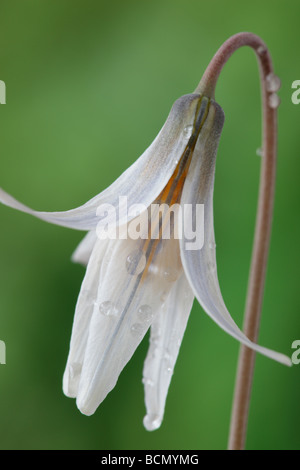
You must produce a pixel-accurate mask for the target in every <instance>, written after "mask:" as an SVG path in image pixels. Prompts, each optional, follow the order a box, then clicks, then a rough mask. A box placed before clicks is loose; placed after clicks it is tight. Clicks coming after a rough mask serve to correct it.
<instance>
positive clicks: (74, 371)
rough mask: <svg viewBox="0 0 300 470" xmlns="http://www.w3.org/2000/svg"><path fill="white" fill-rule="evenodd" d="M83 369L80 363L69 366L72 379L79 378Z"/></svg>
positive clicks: (72, 363)
mask: <svg viewBox="0 0 300 470" xmlns="http://www.w3.org/2000/svg"><path fill="white" fill-rule="evenodd" d="M81 369H82V364H80V363H78V362H71V364H69V376H70V379H72V380H74V379H75V378H76V377H78V376H79V375H80V374H81Z"/></svg>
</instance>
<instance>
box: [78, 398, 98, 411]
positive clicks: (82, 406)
mask: <svg viewBox="0 0 300 470" xmlns="http://www.w3.org/2000/svg"><path fill="white" fill-rule="evenodd" d="M76 405H77V408H78V409H79V411H80V413H82V414H83V415H85V416H91V415H93V414H94V413H95V411H96V409H97V408H96V409H94V408H92V407H91V406H90V404H89V403H88V401H87V400H85V399H84V398H82V397H80V396H78V397H77V400H76Z"/></svg>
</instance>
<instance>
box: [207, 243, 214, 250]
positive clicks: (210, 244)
mask: <svg viewBox="0 0 300 470" xmlns="http://www.w3.org/2000/svg"><path fill="white" fill-rule="evenodd" d="M208 248H209V249H210V250H213V249H214V248H216V244H215V243H209V244H208Z"/></svg>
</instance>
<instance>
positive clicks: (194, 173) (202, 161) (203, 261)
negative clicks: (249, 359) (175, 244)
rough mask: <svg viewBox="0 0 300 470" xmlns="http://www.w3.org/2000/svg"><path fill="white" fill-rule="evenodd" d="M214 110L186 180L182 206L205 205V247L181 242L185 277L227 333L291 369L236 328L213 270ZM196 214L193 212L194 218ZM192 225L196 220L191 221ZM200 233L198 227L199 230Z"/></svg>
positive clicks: (216, 124)
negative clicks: (189, 248)
mask: <svg viewBox="0 0 300 470" xmlns="http://www.w3.org/2000/svg"><path fill="white" fill-rule="evenodd" d="M216 109H217V115H216V118H215V121H214V126H213V128H211V127H210V126H211V122H212V121H211V120H212V119H214V117H213V116H214V111H213V108H211V109H210V113H209V116H208V118H207V121H206V124H205V125H204V128H203V130H202V131H201V133H200V138H199V139H198V141H197V144H196V147H195V151H194V155H193V158H192V162H191V167H190V171H189V174H188V177H187V179H186V182H185V185H184V189H183V194H182V198H181V203H182V204H183V205H184V204H192V205H193V206H194V208H195V205H196V204H204V240H205V242H204V246H203V248H202V249H201V250H196V251H193V250H187V249H186V243H187V241H188V240H186V239H185V238H183V239H182V240H181V243H180V249H181V259H182V264H183V267H184V270H185V274H186V276H187V278H188V280H189V283H190V286H191V288H192V289H193V291H194V294H195V296H196V297H197V299H198V301H199V303H200V304H201V306H202V308H203V309H204V311H205V312H206V313H207V314H208V315H209V316H210V317H211V318H212V319H213V320H214V321H215V322H216V323H217V324H218V325H219V326H220V327H221V328H223V329H224V330H225V331H226V332H227V333H229V334H230V335H231V336H233V337H234V338H236V339H237V340H238V341H240V342H242V343H243V344H245V345H246V346H248V347H250V348H252V349H254V350H255V351H258V352H260V353H262V354H264V355H265V356H268V357H270V358H272V359H274V360H276V361H278V362H281V363H283V364H285V365H291V360H290V358H289V357H287V356H285V355H283V354H280V353H277V352H274V351H271V350H269V349H266V348H264V347H261V346H258V345H257V344H255V343H253V342H251V341H250V340H249V339H248V338H247V337H246V336H245V335H244V333H243V332H242V331H241V330H240V329H239V328H238V326H237V325H236V323H235V322H234V321H233V319H232V317H231V316H230V313H229V312H228V310H227V308H226V306H225V303H224V300H223V298H222V294H221V291H220V287H219V281H218V277H217V266H216V250H215V237H214V226H213V184H214V173H215V157H216V151H217V145H218V141H219V137H220V132H221V128H222V121H223V117H222V111H221V110H220V108H219V107H218V108H216ZM194 214H195V210H193V215H194ZM194 224H195V220H194ZM198 230H201V227H198Z"/></svg>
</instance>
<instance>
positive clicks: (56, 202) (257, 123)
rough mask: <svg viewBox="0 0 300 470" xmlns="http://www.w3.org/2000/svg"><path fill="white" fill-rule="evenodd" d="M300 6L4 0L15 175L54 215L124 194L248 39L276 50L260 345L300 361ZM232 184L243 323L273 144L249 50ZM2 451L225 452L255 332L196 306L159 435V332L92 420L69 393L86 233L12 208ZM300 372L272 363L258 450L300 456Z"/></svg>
mask: <svg viewBox="0 0 300 470" xmlns="http://www.w3.org/2000/svg"><path fill="white" fill-rule="evenodd" d="M299 13H300V5H299V2H298V1H291V0H290V1H289V2H285V3H284V2H281V1H277V0H275V1H273V2H272V3H270V2H268V1H266V0H264V1H261V0H260V1H258V0H252V1H251V2H247V3H246V2H244V3H241V2H239V1H235V0H228V1H227V2H223V1H221V0H219V1H216V0H215V1H211V2H204V1H202V0H186V1H179V0H172V1H171V0H154V1H151V2H150V1H148V2H145V1H142V2H141V1H137V0H135V1H134V0H128V1H126V2H124V1H121V0H116V1H113V2H104V1H102V0H101V1H98V2H95V1H91V0H85V1H83V0H81V1H78V0H73V1H72V2H71V1H70V0H69V1H67V0H40V1H37V0H26V1H24V0H15V1H14V2H4V1H1V3H0V44H1V46H0V79H1V80H4V81H5V83H6V86H7V104H6V105H3V106H1V107H0V113H1V116H0V122H1V127H0V141H1V159H0V186H1V187H3V188H4V189H5V190H6V191H8V192H10V193H11V194H13V195H14V196H15V197H16V198H18V199H19V200H21V201H23V202H24V203H26V204H28V205H29V206H32V207H34V208H36V209H40V210H65V209H69V208H72V207H76V206H77V205H79V204H81V203H83V202H85V201H86V200H88V199H89V198H91V197H92V196H94V195H95V194H97V193H98V192H100V190H102V189H104V188H105V187H107V186H108V185H109V184H110V183H111V182H112V181H114V180H115V179H116V177H117V176H119V175H120V174H121V173H122V171H124V170H125V169H126V168H127V167H128V166H129V165H130V164H131V163H132V162H134V161H135V160H136V158H137V157H138V156H139V155H140V154H141V153H142V152H143V151H144V150H145V148H146V147H147V146H148V145H149V144H150V143H151V141H152V140H153V138H154V137H155V136H156V134H157V132H158V131H159V129H160V128H161V126H162V124H163V122H164V120H165V119H166V117H167V114H168V112H169V110H170V108H171V105H172V103H173V102H174V101H175V100H176V99H177V98H178V97H179V96H180V95H182V94H186V93H190V92H192V91H193V90H194V89H195V87H196V86H197V83H198V81H199V79H200V78H201V75H202V73H203V72H204V69H205V67H206V66H207V64H208V63H209V60H210V59H211V57H212V56H213V54H214V53H215V52H216V50H217V49H218V47H219V46H220V45H221V44H222V42H224V40H226V39H227V38H228V37H229V36H231V35H232V34H235V33H237V32H240V31H252V32H254V33H256V34H258V35H260V36H261V37H262V38H263V39H264V40H265V41H266V43H267V44H268V46H269V48H270V51H271V54H272V57H273V60H274V64H275V71H276V73H277V74H278V75H279V76H280V78H281V80H282V88H281V91H280V93H279V95H280V97H281V106H280V108H279V152H278V175H277V193H276V204H275V217H274V226H273V233H272V244H271V251H270V260H269V265H268V273H267V283H266V291H265V297H264V306H263V316H262V322H261V330H260V341H259V342H260V344H263V345H265V346H267V347H271V348H272V349H275V350H278V351H281V352H284V353H286V354H288V355H291V354H292V349H291V344H292V341H293V340H295V339H300V328H299V300H298V299H299V297H298V296H299V270H298V264H299V257H298V255H299V249H298V242H299V207H298V203H299V181H298V179H299V161H300V159H299V148H300V141H299V119H300V105H299V106H295V105H293V104H292V102H291V93H292V91H291V83H292V82H293V81H294V80H297V79H300V63H299V44H300V42H299V39H300V38H299ZM216 99H217V101H218V102H219V104H220V105H221V106H222V107H223V109H224V111H225V116H226V120H225V126H224V131H223V135H222V138H221V144H220V148H219V152H218V160H217V172H216V185H215V229H216V242H217V258H218V273H219V279H220V284H221V288H222V292H223V296H224V299H225V302H226V303H227V305H228V308H229V310H230V312H231V314H232V315H233V317H234V318H235V319H236V321H237V323H238V324H239V325H242V319H243V309H244V301H245V295H246V286H247V278H248V270H249V260H250V256H251V247H252V239H253V230H254V220H255V211H256V203H257V188H258V179H259V166H260V157H258V156H257V155H256V149H257V148H259V147H260V146H261V109H260V90H259V80H258V73H257V65H256V60H255V57H254V54H253V52H252V51H251V50H250V49H245V48H244V49H241V50H239V51H238V52H237V53H236V54H235V55H234V56H233V57H232V59H231V60H230V62H229V63H228V65H226V67H225V69H224V71H223V73H222V75H221V78H220V80H219V83H218V87H217V94H216ZM0 223H1V231H0V339H1V340H3V341H5V343H6V347H7V364H6V365H0V390H1V392H0V393H1V399H0V418H1V430H0V447H1V448H2V449H157V450H158V449H222V448H226V444H227V435H228V428H229V419H230V411H231V403H232V395H233V387H234V378H235V371H236V362H237V355H238V350H239V345H238V343H237V342H236V341H235V340H233V339H232V338H230V337H229V336H228V335H226V334H225V333H224V332H223V331H222V330H220V329H219V328H218V327H217V326H216V325H215V324H214V323H213V322H212V321H211V320H210V319H209V318H208V317H207V316H206V315H205V314H204V313H203V311H202V309H201V308H200V306H199V305H198V304H197V302H195V304H194V307H193V311H192V314H191V317H190V320H189V324H188V328H187V331H186V335H185V337H184V341H183V344H182V348H181V352H180V355H179V359H178V362H177V365H176V368H175V373H174V376H173V379H172V383H171V387H170V391H169V396H168V400H167V407H166V413H165V419H164V422H163V424H162V427H161V429H160V430H158V431H155V432H153V433H149V432H147V431H145V430H144V428H143V425H142V418H143V416H144V411H145V410H144V402H143V387H142V383H141V378H142V366H143V360H144V357H145V355H146V351H147V343H148V338H145V339H144V341H143V342H142V344H141V345H140V347H139V348H138V350H137V351H136V353H135V355H134V357H133V358H132V360H131V361H130V363H129V364H128V365H127V366H126V368H125V369H124V371H123V373H122V374H121V377H120V379H119V381H118V384H117V386H116V387H115V389H114V390H113V391H112V392H111V393H110V394H109V396H108V397H107V399H106V400H105V401H104V403H103V404H102V405H101V406H100V408H99V409H98V411H97V412H96V414H95V415H94V416H92V417H86V416H83V415H81V414H80V412H79V411H78V410H77V408H76V405H75V402H74V400H71V399H68V398H66V397H65V396H64V395H63V393H62V388H61V382H62V374H63V371H64V366H65V361H66V358H67V354H68V345H69V339H70V333H71V326H72V319H73V313H74V307H75V302H76V298H77V294H78V291H79V288H80V284H81V281H82V278H83V276H84V269H83V268H82V267H81V266H77V265H74V264H72V263H71V262H70V256H71V253H72V252H73V250H74V249H75V247H76V245H77V244H78V243H79V241H80V240H81V239H82V237H83V234H82V233H80V232H76V231H71V230H68V229H64V228H60V227H56V226H53V225H50V224H45V223H43V222H41V221H39V220H35V219H34V218H32V217H29V216H27V215H24V214H21V213H18V212H16V211H13V210H10V209H7V208H5V207H3V206H1V207H0ZM299 376H300V365H298V366H293V367H292V368H291V369H288V368H285V367H284V366H281V365H279V364H277V363H273V362H272V361H271V360H269V359H267V358H265V357H262V356H258V357H257V360H256V369H255V379H254V385H253V395H252V400H251V409H250V421H249V431H248V440H247V448H249V449H299V447H300V445H299V444H300V431H299V416H300V413H299V411H300V410H299V386H300V380H299Z"/></svg>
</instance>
